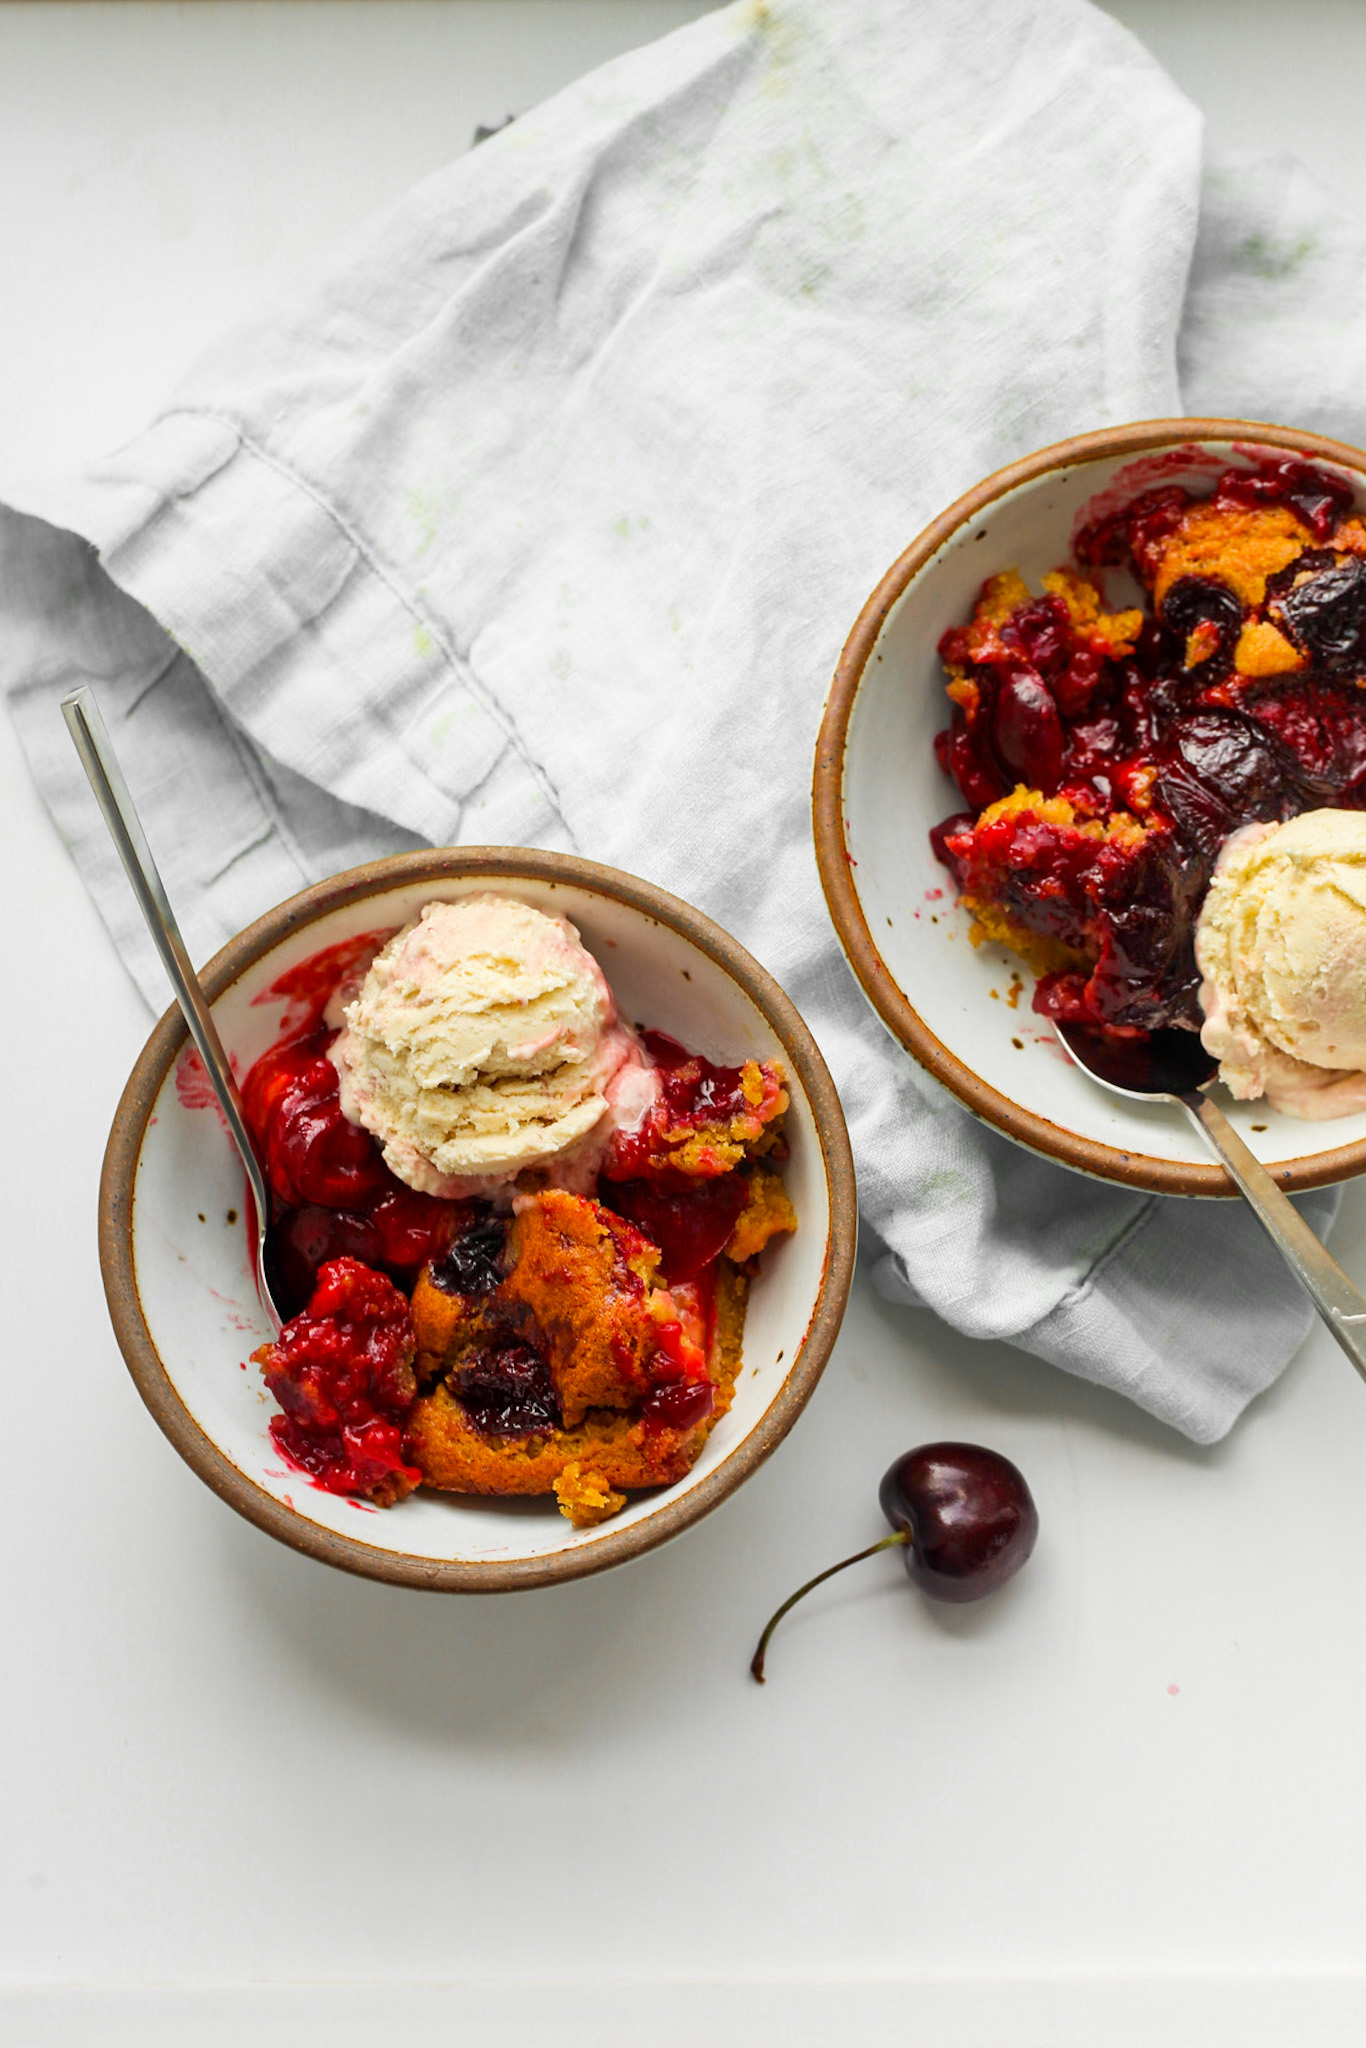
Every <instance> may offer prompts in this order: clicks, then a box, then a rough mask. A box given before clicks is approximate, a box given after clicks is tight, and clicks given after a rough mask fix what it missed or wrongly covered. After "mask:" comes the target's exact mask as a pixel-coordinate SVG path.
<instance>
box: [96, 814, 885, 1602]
mask: <svg viewBox="0 0 1366 2048" xmlns="http://www.w3.org/2000/svg"><path fill="white" fill-rule="evenodd" d="M487 889H496V890H498V891H499V892H501V893H503V894H506V895H510V896H515V897H519V898H521V899H522V900H523V901H525V902H527V903H531V904H534V905H535V906H536V907H537V908H539V909H542V910H545V911H548V912H551V913H557V914H562V915H564V916H566V917H568V918H569V919H571V920H572V922H573V923H574V924H575V925H577V926H578V928H579V930H580V932H581V933H582V935H583V939H584V942H585V944H586V945H587V946H588V947H589V949H590V950H591V951H592V952H593V954H594V955H595V956H596V958H597V959H598V961H599V962H600V963H601V965H602V967H603V968H604V970H605V972H606V974H607V978H608V980H609V981H610V983H611V985H612V987H613V989H614V990H615V992H616V995H617V999H618V1002H619V1004H620V1006H621V1012H622V1015H623V1016H625V1017H627V1018H629V1019H632V1020H640V1021H642V1022H644V1023H648V1024H651V1025H655V1026H658V1027H659V1028H661V1029H663V1030H665V1031H669V1032H672V1033H673V1034H674V1035H675V1036H676V1037H678V1038H679V1039H681V1040H683V1041H684V1042H685V1043H686V1044H688V1045H689V1046H691V1047H694V1048H696V1050H698V1051H699V1052H702V1053H704V1054H706V1055H709V1056H710V1057H712V1058H714V1059H717V1060H719V1061H732V1062H733V1061H738V1060H741V1059H745V1058H754V1059H767V1058H778V1059H780V1060H782V1062H783V1064H784V1066H785V1068H786V1071H787V1075H788V1088H789V1093H790V1095H791V1108H790V1110H789V1112H788V1122H787V1130H788V1134H789V1138H790V1142H791V1157H790V1159H789V1161H788V1163H787V1165H786V1166H785V1168H784V1177H785V1179H786V1181H787V1185H788V1189H789V1191H790V1193H791V1195H792V1199H793V1202H794V1203H795V1205H796V1209H797V1214H798V1217H799V1219H800V1227H799V1229H798V1230H797V1232H796V1234H795V1235H794V1236H792V1237H790V1238H788V1239H786V1240H784V1241H783V1242H781V1243H779V1244H775V1245H773V1246H771V1247H770V1248H769V1250H768V1251H767V1252H766V1253H765V1255H764V1259H763V1262H762V1270H761V1273H760V1276H759V1278H758V1280H757V1281H756V1283H755V1285H754V1287H753V1290H752V1293H751V1299H750V1307H749V1314H748V1317H747V1320H746V1324H745V1335H744V1364H743V1366H742V1369H741V1372H740V1376H739V1380H738V1382H737V1388H736V1397H735V1401H734V1405H733V1406H732V1408H731V1410H730V1412H729V1413H728V1414H727V1415H726V1416H724V1417H723V1418H722V1420H721V1422H720V1423H718V1425H717V1427H716V1428H715V1430H714V1431H713V1432H712V1434H711V1436H710V1437H709V1439H708V1441H707V1444H706V1447H705V1449H704V1450H703V1452H702V1455H701V1457H700V1458H699V1459H698V1461H697V1463H696V1464H695V1465H694V1467H693V1469H692V1471H691V1472H690V1473H689V1474H688V1476H687V1478H685V1479H682V1480H680V1481H679V1482H678V1483H677V1484H676V1485H674V1486H671V1487H668V1488H666V1489H662V1490H660V1491H658V1492H655V1493H649V1494H638V1495H633V1496H632V1497H631V1500H630V1503H629V1505H628V1506H627V1507H626V1508H625V1509H623V1511H622V1512H621V1513H620V1514H619V1515H617V1516H616V1517H614V1518H613V1519H612V1520H611V1521H609V1522H606V1523H603V1524H601V1525H600V1526H599V1527H597V1528H594V1529H585V1530H575V1529H573V1528H571V1527H570V1525H569V1523H568V1522H567V1521H566V1520H565V1519H564V1518H563V1516H561V1515H560V1514H559V1513H558V1511H557V1509H556V1506H555V1503H554V1501H553V1499H552V1500H549V1501H548V1502H542V1501H529V1502H522V1501H502V1502H500V1501H489V1500H483V1499H475V1498H469V1497H459V1496H455V1495H450V1494H436V1493H431V1492H428V1491H427V1489H425V1488H424V1489H422V1490H421V1491H420V1492H419V1493H417V1494H414V1495H413V1496H411V1497H410V1498H409V1499H408V1500H406V1501H403V1502H402V1503H400V1505H399V1506H398V1507H396V1508H392V1509H389V1510H387V1511H384V1510H379V1509H376V1508H373V1507H371V1506H370V1505H369V1504H368V1503H364V1502H358V1501H354V1500H349V1499H343V1498H339V1497H338V1496H336V1495H333V1494H329V1493H325V1492H323V1491H322V1490H321V1489H319V1488H318V1487H316V1486H314V1485H313V1484H312V1482H311V1481H310V1480H309V1479H308V1478H307V1476H306V1475H304V1474H301V1473H299V1472H297V1471H294V1470H291V1469H288V1468H287V1467H286V1466H285V1465H284V1463H283V1461H282V1459H281V1457H280V1455H279V1453H278V1452H277V1451H276V1449H275V1446H274V1444H273V1442H272V1440H271V1438H270V1435H269V1433H268V1426H269V1422H270V1417H271V1415H272V1413H273V1412H274V1404H273V1403H272V1402H271V1401H270V1400H269V1399H268V1397H267V1395H266V1393H265V1391H264V1388H263V1387H262V1385H261V1380H260V1374H259V1372H258V1370H257V1369H256V1367H255V1366H251V1365H248V1364H246V1363H245V1361H246V1360H247V1359H248V1356H249V1354H250V1352H251V1351H253V1350H254V1349H255V1348H256V1346H257V1345H259V1344H261V1343H263V1342H265V1341H266V1340H267V1338H268V1337H269V1335H270V1329H269V1325H268V1323H267V1321H266V1319H265V1317H264V1314H263V1312H262V1309H261V1307H260V1303H259V1301H258V1299H257V1297H256V1292H255V1288H254V1286H253V1284H252V1278H251V1269H250V1259H249V1253H248V1246H247V1240H246V1234H245V1227H244V1216H245V1213H246V1203H245V1201H244V1188H245V1176H244V1174H243V1172H242V1169H241V1166H240V1164H239V1163H238V1160H237V1158H236V1155H235V1153H234V1152H233V1150H232V1147H231V1145H230V1143H229V1140H228V1137H227V1134H226V1131H225V1129H224V1128H223V1125H222V1123H221V1120H220V1119H219V1116H218V1114H217V1111H216V1108H215V1107H214V1106H213V1105H212V1103H211V1101H209V1102H206V1099H205V1095H206V1083H205V1082H204V1079H203V1076H202V1073H201V1074H200V1077H199V1080H198V1084H196V1077H195V1066H194V1061H193V1059H192V1056H191V1052H190V1048H189V1046H188V1043H187V1040H186V1034H185V1030H184V1027H183V1025H182V1023H181V1021H180V1014H179V1012H178V1011H175V1010H172V1011H168V1012H167V1014H166V1015H165V1016H164V1017H163V1018H162V1019H161V1022H160V1023H159V1024H158V1025H157V1027H156V1029H155V1030H154V1031H153V1033H152V1035H151V1037H150V1038H149V1040H148V1041H147V1044H146V1046H145V1047H144V1049H143V1052H142V1054H141V1056H140V1058H139V1060H138V1062H137V1065H136V1066H135V1068H134V1069H133V1073H132V1076H131V1078H130V1079H129V1082H128V1085H127V1087H126V1089H125V1090H124V1094H123V1099H122V1101H121V1102H120V1104H119V1108H118V1113H117V1115H116V1117H115V1119H114V1128H113V1131H112V1133H111V1135H110V1139H109V1146H108V1150H107V1152H106V1154H105V1161H104V1173H103V1179H102V1183H101V1190H100V1259H101V1265H102V1267H103V1272H104V1281H105V1291H106V1294H107V1296H108V1299H109V1306H110V1311H111V1314H112V1317H113V1322H114V1329H115V1332H116V1334H117V1337H118V1341H119V1345H120V1347H121V1349H122V1351H123V1355H124V1357H125V1359H126V1360H127V1363H128V1368H129V1370H130V1372H131V1373H132V1375H133V1378H134V1380H135V1382H136V1384H137V1388H138V1391H139V1393H140V1394H141V1395H142V1398H143V1400H144V1401H145V1402H146V1404H147V1406H148V1407H149V1408H150V1409H151V1411H152V1414H153V1415H154V1416H155V1418H156V1420H157V1422H158V1423H159V1424H160V1425H161V1428H162V1429H163V1430H164V1431H165V1433H166V1435H167V1436H168V1437H169V1438H170V1440H171V1442H172V1443H173V1444H174V1445H175V1447H176V1449H177V1450H178V1451H179V1452H180V1454H181V1456H182V1457H183V1458H184V1459H185V1460H186V1462H187V1463H188V1464H189V1465H191V1466H192V1467H193V1469H194V1470H195V1471H196V1472H197V1473H198V1474H199V1476H200V1478H201V1479H203V1480H205V1481H206V1482H207V1484H208V1485H210V1486H211V1487H212V1488H213V1489H214V1491H215V1493H217V1494H219V1495H220V1496H221V1497H222V1499H224V1500H225V1501H227V1502H228V1504H229V1506H231V1507H234V1508H236V1509H237V1511H238V1512H239V1513H240V1514H243V1515H245V1516H246V1517H247V1518H248V1520H250V1521H253V1522H255V1523H256V1524H257V1526H258V1527H259V1528H261V1529H264V1530H266V1531H267V1533H268V1534H270V1535H272V1536H276V1537H279V1538H280V1540H281V1541H282V1542H285V1543H289V1544H292V1545H293V1546H294V1548H295V1549H297V1550H302V1551H305V1552H307V1553H308V1554H309V1555H310V1556H312V1557H316V1558H321V1559H322V1560H324V1561H325V1562H326V1563H328V1564H334V1565H339V1566H341V1567H342V1568H344V1569H345V1570H348V1571H353V1572H360V1573H364V1574H366V1575H367V1576H369V1577H371V1578H376V1579H383V1580H388V1581H390V1582H392V1583H395V1584H400V1585H407V1586H419V1587H433V1588H436V1589H439V1590H445V1591H451V1592H464V1591H469V1592H498V1591H502V1590H505V1589H510V1588H514V1587H523V1586H537V1585H543V1584H546V1583H549V1582H551V1581H556V1580H560V1579H569V1578H577V1577H579V1576H581V1575H582V1574H584V1573H587V1572H594V1571H601V1570H603V1569H604V1568H605V1567H607V1566H608V1565H613V1564H619V1563H621V1562H622V1561H623V1560H625V1559H627V1558H632V1557H637V1556H639V1555H640V1554H641V1553H642V1552H643V1551H645V1550H648V1549H651V1548H652V1547H653V1546H654V1545H655V1544H657V1543H662V1542H663V1541H664V1540H665V1538H666V1537H669V1536H673V1535H676V1534H677V1532H678V1531H679V1530H680V1529H684V1528H686V1527H687V1526H688V1525H689V1523H691V1522H695V1521H697V1520H698V1519H699V1517H700V1516H702V1515H704V1514H706V1513H707V1511H708V1509H710V1508H713V1507H715V1506H716V1504H717V1502H718V1501H721V1500H724V1499H725V1497H726V1495H727V1494H728V1493H732V1492H733V1491H734V1489H735V1488H736V1487H737V1486H739V1485H740V1483H741V1481H742V1480H744V1479H745V1478H746V1477H747V1476H748V1475H749V1474H750V1473H751V1472H752V1471H754V1469H755V1467H756V1466H757V1465H759V1464H760V1463H762V1461H763V1459H764V1458H766V1457H767V1456H768V1454H769V1452H770V1451H772V1450H773V1449H774V1448H775V1446H776V1445H777V1444H778V1443H779V1442H780V1441H781V1440H782V1438H783V1436H784V1435H785V1434H786V1433H787V1431H788V1430H789V1429H790V1428H791V1426H792V1424H793V1423H794V1422H795V1420H796V1418H797V1416H798V1414H799V1413H800V1412H801V1409H802V1407H803V1405H804V1404H805V1402H806V1400H807V1399H808V1397H809V1396H810V1393H811V1390H812V1388H813V1387H814V1386H815V1384H816V1381H817V1380H818V1378H819V1377H820V1374H821V1370H822V1368H823V1366H824V1365H825V1361H826V1359H827V1358H828V1357H829V1355H830V1349H831V1346H832V1345H833V1343H834V1341H835V1336H836V1333H837V1331H838V1329H839V1325H840V1319H841V1317H842V1315H843V1313H844V1305H845V1301H846V1298H847V1295H848V1291H849V1283H850V1277H851V1274H852V1271H853V1263H854V1248H855V1236H856V1228H857V1225H856V1205H855V1198H854V1172H853V1162H852V1159H851V1157H850V1151H849V1140H848V1136H847V1133H846V1131H845V1126H844V1118H843V1115H842V1113H841V1110H840V1105H839V1098H838V1096H837V1095H836V1093H835V1088H834V1084H833V1083H832V1081H831V1079H830V1076H829V1074H828V1072H827V1071H826V1068H825V1064H824V1062H823V1060H822V1059H821V1056H820V1054H819V1052H818V1051H817V1050H816V1046H815V1043H814V1041H813V1040H812V1038H811V1035H810V1033H809V1032H808V1031H807V1029H806V1027H805V1025H804V1024H803V1023H802V1020H801V1018H800V1017H799V1016H798V1014H797V1012H796V1010H795V1009H794V1008H793V1006H792V1004H791V1003H790V1002H789V1001H788V999H787V997H786V996H785V995H784V994H783V992H782V990H781V989H780V988H779V987H778V985H777V983H776V982H774V981H773V980H772V978H771V977H770V976H769V975H768V974H766V973H765V972H764V970H763V968H761V967H760V966H759V965H758V963H757V962H756V961H755V960H753V959H751V957H750V956H749V954H748V953H746V952H745V951H744V949H743V948H742V947H741V946H739V945H737V943H736V942H735V940H734V939H732V938H730V937H728V935H727V934H726V933H725V932H723V931H722V930H721V929H720V928H719V926H717V925H715V924H713V923H712V922H711V921H710V920H709V919H708V918H705V917H703V916H701V915H700V914H699V913H698V912H697V911H695V910H692V909H690V908H689V907H688V906H687V905H686V904H684V903H681V902H679V901H678V899H677V898H676V897H673V896H668V895H666V894H665V893H664V891H663V890H661V889H656V888H653V887H651V886H650V884H648V883H646V882H642V881H638V880H636V879H635V878H634V877H633V876H630V875H625V874H621V873H619V872H617V871H616V870H615V869H612V868H606V867H600V866H598V865H596V864H595V863H593V862H591V861H584V860H576V859H571V858H569V857H568V856H565V855H561V854H554V853H540V852H529V851H526V850H524V849H517V848H480V847H471V848H462V849H459V850H439V851H434V852H430V853H416V854H402V855H398V856H396V857H394V858H392V859H389V860H382V861H377V862H375V863H374V864H373V865H372V866H369V867H361V868H354V869H352V870H351V871H350V872H349V873H347V874H343V875H338V876H337V877H336V878H335V879H334V880H332V881H328V882H323V883H321V884H319V885H318V886H317V887H316V888H313V889H309V890H307V891H305V893H304V894H303V895H301V896H296V897H294V898H293V899H292V900H291V901H290V902H288V903H283V904H281V905H280V907H279V909H277V910H272V911H271V912H270V913H269V915H268V916H266V917H263V918H262V919H260V921H259V922H258V923H256V924H254V925H252V926H250V927H249V929H248V930H246V931H244V932H243V933H241V935H240V936H239V937H238V938H236V939H234V940H233V941H232V942H231V944H230V945H228V946H225V947H224V949H223V951H222V952H221V953H219V954H218V955H217V957H216V958H215V959H214V960H213V961H211V962H210V964H209V966H208V967H207V968H206V969H205V970H204V974H203V977H202V978H203V981H204V983H205V986H206V988H207V990H208V993H209V997H210V1000H211V1002H212V1004H213V1010H214V1015H215V1018H216V1019H217V1022H218V1027H219V1030H220V1032H221V1034H222V1037H223V1040H224V1043H225V1044H226V1046H227V1048H228V1050H229V1053H230V1054H231V1055H232V1056H233V1057H234V1060H235V1062H236V1063H237V1065H238V1067H239V1069H240V1070H241V1071H242V1072H245V1071H246V1069H247V1068H248V1067H249V1066H250V1065H251V1063H252V1061H253V1060H254V1059H255V1058H256V1057H257V1055H258V1054H259V1053H261V1052H263V1051H264V1050H265V1048H266V1046H267V1045H269V1044H271V1043H273V1042H274V1040H275V1037H276V1035H277V1032H278V1028H279V1023H280V1017H281V1007H282V1006H281V1005H280V1003H279V1002H278V1001H272V1000H270V999H269V998H267V997H266V991H267V990H268V989H269V988H270V986H271V984H272V983H274V982H275V981H276V980H277V979H278V977H279V976H280V975H281V974H282V973H284V972H285V971H286V970H287V969H288V968H289V967H291V966H292V965H295V964H297V963H298V962H300V961H302V960H304V959H307V958H308V957H309V956H310V955H311V954H313V953H315V952H317V951H318V950H319V949H320V948H322V947H324V946H330V945H334V944H337V943H339V942H340V941H342V940H345V939H348V938H353V937H356V936H358V935H359V934H361V933H365V932H372V931H376V930H380V929H384V928H389V927H393V926H397V925H401V924H403V923H405V922H407V921H408V920H410V919H411V918H414V917H416V916H417V915H418V913H419V912H420V911H421V909H422V907H423V905H424V904H426V903H429V902H432V901H433V900H435V899H438V898H440V899H443V900H444V899H454V898H457V897H460V896H462V895H467V894H470V893H472V892H475V891H478V890H487Z"/></svg>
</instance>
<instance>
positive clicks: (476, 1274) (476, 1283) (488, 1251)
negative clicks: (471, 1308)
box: [431, 1211, 508, 1294]
mask: <svg viewBox="0 0 1366 2048" xmlns="http://www.w3.org/2000/svg"><path fill="white" fill-rule="evenodd" d="M507 1236H508V1226H507V1222H506V1220H505V1219H504V1218H503V1217H501V1216H494V1215H491V1214H490V1213H488V1212H487V1211H485V1212H484V1213H483V1214H475V1215H473V1216H472V1217H471V1219H470V1221H469V1222H468V1223H467V1224H466V1226H465V1228H464V1229H463V1230H462V1231H461V1232H460V1233H459V1235H458V1236H457V1237H456V1239H455V1241H454V1243H453V1244H452V1245H451V1248H450V1250H449V1251H448V1252H446V1253H444V1254H443V1256H442V1257H441V1258H439V1259H437V1260H435V1261H434V1262H433V1265H432V1272H431V1277H432V1284H433V1285H434V1286H436V1287H439V1288H440V1289H441V1290H442V1292H443V1293H444V1294H492V1293H493V1290H494V1288H495V1287H496V1286H497V1285H498V1282H499V1281H500V1280H501V1279H502V1277H503V1264H502V1262H503V1255H504V1253H505V1251H506V1249H507Z"/></svg>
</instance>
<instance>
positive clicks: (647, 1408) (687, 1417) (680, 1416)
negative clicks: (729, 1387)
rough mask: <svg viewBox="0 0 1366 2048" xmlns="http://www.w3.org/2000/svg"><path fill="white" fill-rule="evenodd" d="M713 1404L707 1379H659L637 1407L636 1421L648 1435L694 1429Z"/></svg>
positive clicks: (707, 1414)
mask: <svg viewBox="0 0 1366 2048" xmlns="http://www.w3.org/2000/svg"><path fill="white" fill-rule="evenodd" d="M715 1404H716V1389H715V1387H714V1386H713V1385H712V1383H711V1381H710V1380H691V1379H676V1380H661V1381H660V1382H659V1384H658V1385H657V1386H656V1387H655V1388H654V1390H653V1392H651V1393H649V1394H647V1395H646V1397H645V1399H644V1400H643V1401H642V1402H641V1404H640V1419H641V1421H642V1422H643V1423H644V1425H645V1428H646V1429H647V1430H649V1431H651V1432H653V1431H656V1430H661V1429H678V1430H686V1429H696V1427H697V1425H698V1423H699V1422H705V1421H706V1419H707V1417H708V1416H709V1415H710V1414H711V1411H712V1409H713V1407H714V1406H715Z"/></svg>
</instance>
